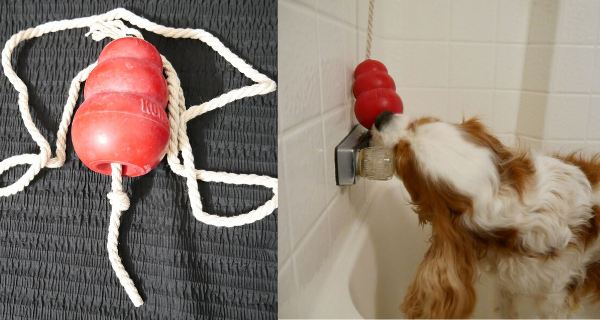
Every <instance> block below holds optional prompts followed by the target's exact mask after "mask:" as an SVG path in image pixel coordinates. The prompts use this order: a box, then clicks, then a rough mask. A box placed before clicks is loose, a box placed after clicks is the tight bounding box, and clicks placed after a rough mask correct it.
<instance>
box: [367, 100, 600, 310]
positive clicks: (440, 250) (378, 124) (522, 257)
mask: <svg viewBox="0 0 600 320" xmlns="http://www.w3.org/2000/svg"><path fill="white" fill-rule="evenodd" d="M371 134H372V137H373V142H374V144H375V145H380V146H385V147H389V148H393V150H394V152H395V155H396V160H395V161H396V163H395V164H396V175H397V176H398V178H400V179H401V180H402V182H403V184H404V186H405V187H406V190H407V191H408V193H409V195H410V198H411V200H410V202H411V204H412V206H413V209H414V211H415V212H416V213H417V214H418V218H419V223H420V224H421V225H424V224H427V223H429V224H431V227H432V236H431V240H430V242H431V246H430V248H429V250H428V251H427V253H426V254H425V258H424V260H423V261H422V263H421V264H420V266H419V268H418V270H417V274H416V276H415V279H414V281H413V282H412V284H411V285H410V286H409V287H408V290H407V292H406V295H405V297H404V301H403V302H402V304H401V306H400V309H401V310H402V311H403V312H404V313H405V316H406V317H407V318H466V317H469V316H470V315H471V314H472V312H473V309H474V307H475V303H476V293H475V289H474V284H475V282H476V281H477V279H478V277H479V275H480V274H481V272H482V271H489V272H492V273H494V274H495V275H496V276H497V278H498V279H499V284H500V295H499V306H498V307H499V312H500V315H501V317H503V318H516V317H518V314H517V311H516V306H515V305H516V299H517V298H519V297H523V296H526V297H530V298H533V299H534V301H535V305H536V307H537V311H538V314H539V316H540V317H545V318H566V317H569V316H571V315H572V314H573V313H574V312H576V311H578V310H579V309H580V308H581V303H582V301H584V300H587V299H589V300H591V301H592V302H597V301H600V240H599V239H598V233H599V230H600V155H596V156H593V157H585V156H583V155H581V154H580V153H572V154H569V155H565V156H560V155H552V156H546V155H542V154H535V153H532V152H530V151H526V150H513V149H510V148H508V147H506V146H505V145H503V144H502V143H501V142H500V141H499V140H498V139H497V138H495V137H494V136H493V135H492V134H491V133H490V132H489V130H488V129H487V128H486V127H485V126H484V125H482V123H481V122H480V121H479V120H477V119H476V118H473V119H470V120H466V121H465V120H463V122H462V123H460V124H450V123H446V122H442V121H440V120H438V119H435V118H431V117H425V118H419V119H414V120H413V119H411V117H409V116H407V115H402V114H398V115H395V114H392V113H391V112H389V111H386V112H383V113H381V114H380V115H379V116H378V117H377V119H376V121H375V124H374V125H373V128H372V129H371Z"/></svg>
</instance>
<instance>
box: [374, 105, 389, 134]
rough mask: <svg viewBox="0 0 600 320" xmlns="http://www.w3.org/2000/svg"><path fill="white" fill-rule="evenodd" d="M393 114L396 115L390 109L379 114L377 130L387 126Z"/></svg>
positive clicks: (376, 123) (376, 124) (376, 121)
mask: <svg viewBox="0 0 600 320" xmlns="http://www.w3.org/2000/svg"><path fill="white" fill-rule="evenodd" d="M393 116H394V113H392V112H391V111H389V110H385V111H384V112H382V113H380V114H379V115H378V116H377V118H375V128H376V129H377V130H379V131H381V129H382V128H383V126H385V124H386V123H388V122H389V121H390V120H392V117H393Z"/></svg>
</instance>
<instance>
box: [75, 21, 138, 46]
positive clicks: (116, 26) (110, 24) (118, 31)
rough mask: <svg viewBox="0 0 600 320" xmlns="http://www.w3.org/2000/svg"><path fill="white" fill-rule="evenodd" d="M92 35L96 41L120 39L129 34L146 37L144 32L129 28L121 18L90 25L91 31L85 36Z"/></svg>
mask: <svg viewBox="0 0 600 320" xmlns="http://www.w3.org/2000/svg"><path fill="white" fill-rule="evenodd" d="M90 34H91V35H92V39H94V41H100V40H102V39H104V38H113V39H119V38H124V37H128V36H134V37H138V38H140V39H144V37H143V36H142V33H141V32H140V31H139V30H137V29H134V28H128V27H127V26H126V25H125V24H124V23H123V21H121V20H112V21H99V22H96V23H94V24H93V25H91V26H90V32H88V33H86V34H85V36H86V37H87V36H89V35H90Z"/></svg>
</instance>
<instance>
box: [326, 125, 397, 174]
mask: <svg viewBox="0 0 600 320" xmlns="http://www.w3.org/2000/svg"><path fill="white" fill-rule="evenodd" d="M371 144H372V143H371V131H369V130H367V129H365V127H363V126H361V125H356V126H354V128H352V130H351V131H350V133H348V135H347V136H346V137H345V138H344V139H343V140H342V141H341V142H340V143H339V144H338V145H337V147H335V182H336V184H337V185H338V186H350V185H353V184H356V182H357V181H358V180H359V179H360V177H363V178H366V179H369V180H389V179H391V178H392V176H393V175H394V171H395V165H394V164H395V161H394V151H393V150H391V149H388V148H385V147H379V146H371Z"/></svg>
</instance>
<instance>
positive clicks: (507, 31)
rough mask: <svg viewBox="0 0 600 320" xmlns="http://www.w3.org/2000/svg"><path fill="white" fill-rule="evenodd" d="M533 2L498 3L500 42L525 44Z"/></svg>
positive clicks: (502, 0)
mask: <svg viewBox="0 0 600 320" xmlns="http://www.w3.org/2000/svg"><path fill="white" fill-rule="evenodd" d="M530 9H531V1H528V0H500V1H498V33H497V38H496V40H497V41H498V42H510V43H525V42H527V32H528V30H529V16H530V14H531V10H530Z"/></svg>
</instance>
